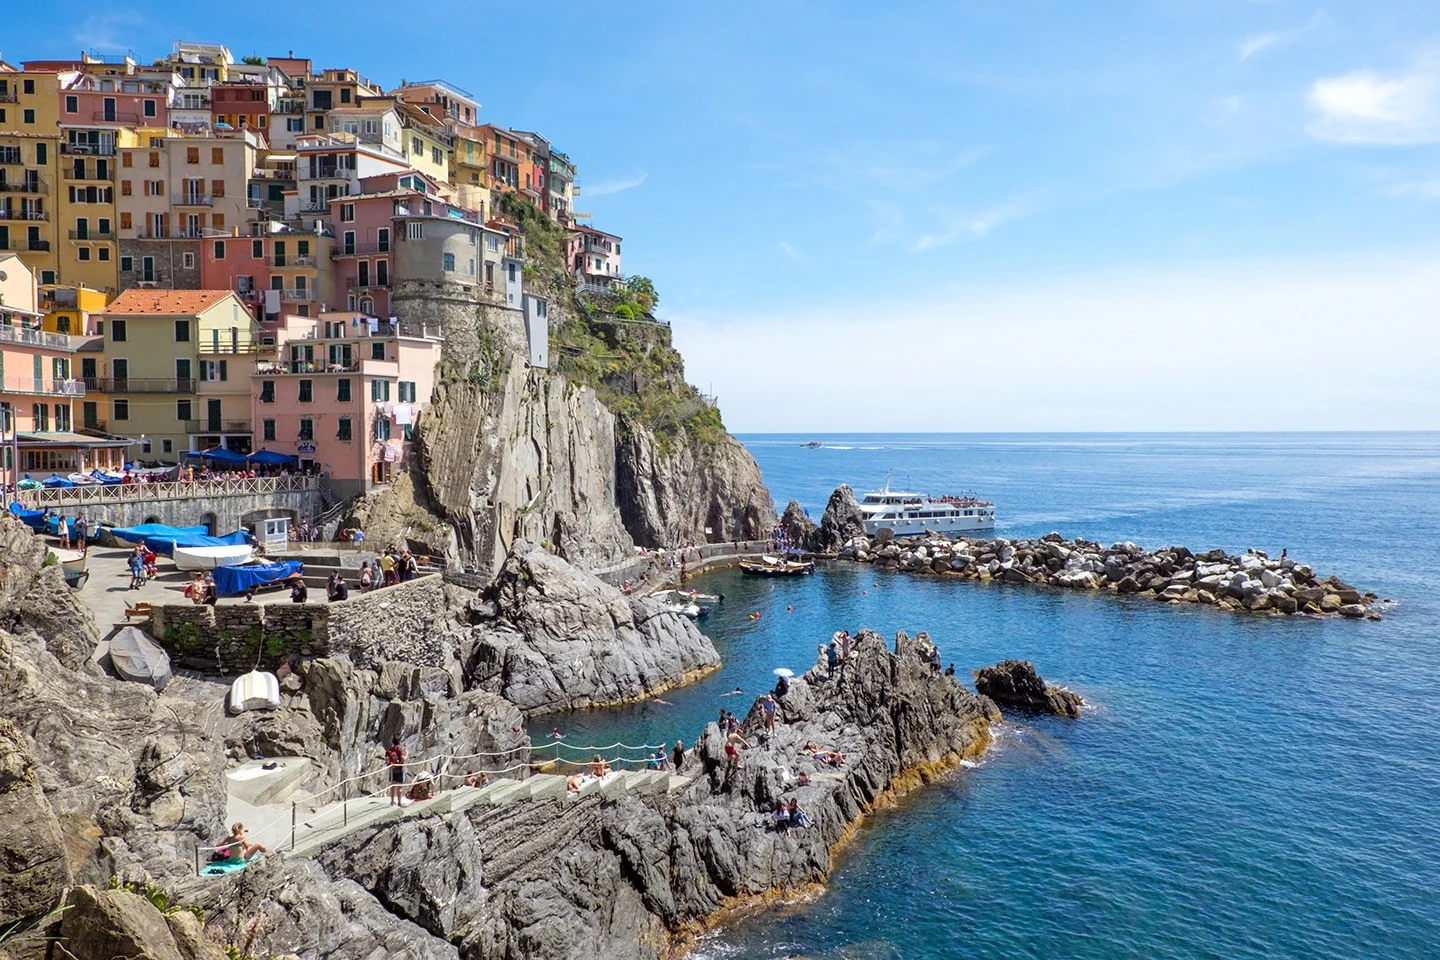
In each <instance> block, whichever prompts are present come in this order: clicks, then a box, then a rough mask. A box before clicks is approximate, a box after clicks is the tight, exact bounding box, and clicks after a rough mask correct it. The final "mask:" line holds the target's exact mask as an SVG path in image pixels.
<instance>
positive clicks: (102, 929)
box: [60, 886, 225, 960]
mask: <svg viewBox="0 0 1440 960" xmlns="http://www.w3.org/2000/svg"><path fill="white" fill-rule="evenodd" d="M66 908H67V909H66V910H65V913H64V914H63V916H62V918H61V921H60V935H61V937H63V938H64V944H65V950H66V955H68V956H70V957H74V958H75V960H113V958H115V957H146V958H149V960H189V958H187V957H186V956H185V955H184V954H182V953H181V952H180V947H179V945H178V944H177V943H176V942H175V935H174V934H173V933H171V932H170V925H169V924H168V923H166V922H165V915H164V914H163V913H161V912H160V911H159V910H158V909H156V908H155V906H154V905H152V904H151V902H150V901H149V900H147V899H145V898H144V897H142V896H140V895H139V894H135V893H131V892H130V891H129V890H98V889H96V888H95V887H90V886H82V887H76V888H75V889H74V890H72V891H70V897H69V899H68V901H67V902H66ZM224 955H225V954H224V952H223V951H220V950H215V951H213V953H211V956H218V957H223V956H224Z"/></svg>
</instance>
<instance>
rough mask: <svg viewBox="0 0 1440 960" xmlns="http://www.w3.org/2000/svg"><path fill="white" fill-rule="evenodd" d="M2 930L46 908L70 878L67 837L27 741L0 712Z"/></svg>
mask: <svg viewBox="0 0 1440 960" xmlns="http://www.w3.org/2000/svg"><path fill="white" fill-rule="evenodd" d="M0 824H3V825H4V826H3V828H0V930H4V929H5V928H6V927H8V926H10V925H11V924H13V923H15V922H17V921H19V920H23V919H25V918H26V917H34V916H39V915H41V914H44V913H45V912H46V911H48V910H49V909H50V908H51V907H53V906H54V905H55V904H56V903H58V902H59V901H60V897H61V895H62V894H63V893H64V892H65V889H66V887H68V886H69V885H70V884H71V883H72V882H73V877H72V876H71V873H70V867H69V864H68V862H67V860H66V851H65V839H64V836H63V835H62V833H61V829H60V824H59V822H58V821H57V820H56V819H55V813H54V811H53V810H51V809H50V802H49V801H48V800H47V799H46V798H45V790H44V788H43V787H42V786H41V784H40V770H39V767H38V765H37V764H36V762H35V758H34V756H32V755H31V753H30V749H29V746H28V744H27V743H26V741H25V739H24V738H23V737H22V736H21V735H20V733H19V731H17V730H16V729H15V725H14V724H13V723H12V722H11V721H10V720H8V719H5V718H3V717H0Z"/></svg>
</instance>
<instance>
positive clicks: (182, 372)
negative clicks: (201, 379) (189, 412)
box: [175, 357, 190, 389]
mask: <svg viewBox="0 0 1440 960" xmlns="http://www.w3.org/2000/svg"><path fill="white" fill-rule="evenodd" d="M175 379H176V380H178V381H179V382H180V385H181V386H184V387H185V388H186V389H189V387H190V358H189V357H176V358H175Z"/></svg>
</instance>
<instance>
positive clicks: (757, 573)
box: [740, 554, 815, 577]
mask: <svg viewBox="0 0 1440 960" xmlns="http://www.w3.org/2000/svg"><path fill="white" fill-rule="evenodd" d="M740 570H741V572H743V573H746V574H748V575H750V576H752V577H803V576H805V575H806V574H808V573H814V572H815V564H814V563H813V562H812V561H809V560H782V559H780V558H779V557H772V556H770V555H769V554H765V555H764V556H762V557H761V558H760V562H759V563H756V562H755V561H753V560H741V561H740Z"/></svg>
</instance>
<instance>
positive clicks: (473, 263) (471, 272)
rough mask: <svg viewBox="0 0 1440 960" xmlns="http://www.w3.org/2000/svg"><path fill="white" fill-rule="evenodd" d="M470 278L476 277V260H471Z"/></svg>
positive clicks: (472, 258)
mask: <svg viewBox="0 0 1440 960" xmlns="http://www.w3.org/2000/svg"><path fill="white" fill-rule="evenodd" d="M470 276H472V277H473V276H475V258H474V257H471V258H470Z"/></svg>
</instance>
